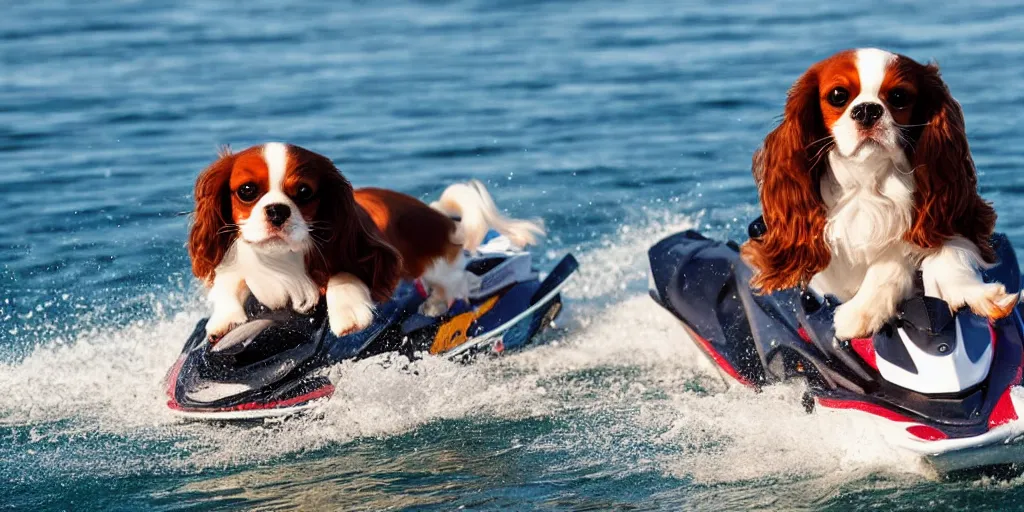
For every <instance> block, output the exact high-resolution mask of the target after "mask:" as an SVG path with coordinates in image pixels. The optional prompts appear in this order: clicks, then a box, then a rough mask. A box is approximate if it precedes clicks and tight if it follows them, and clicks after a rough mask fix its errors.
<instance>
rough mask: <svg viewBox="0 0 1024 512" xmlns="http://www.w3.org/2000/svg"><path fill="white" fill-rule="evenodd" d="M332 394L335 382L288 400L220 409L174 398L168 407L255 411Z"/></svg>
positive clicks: (195, 410)
mask: <svg viewBox="0 0 1024 512" xmlns="http://www.w3.org/2000/svg"><path fill="white" fill-rule="evenodd" d="M332 394H334V384H328V385H326V386H324V387H321V388H317V389H315V390H313V391H310V392H309V393H306V394H305V395H299V396H297V397H295V398H289V399H287V400H277V401H274V402H266V403H261V402H249V403H246V404H240V405H236V406H234V407H223V408H220V409H187V408H185V407H182V406H180V405H178V403H177V402H175V401H174V400H169V401H168V402H167V407H170V408H171V409H176V410H179V411H186V412H229V411H253V410H258V409H280V408H283V407H291V406H293V405H300V404H304V403H306V402H310V401H313V400H316V399H318V398H323V397H325V396H330V395H332Z"/></svg>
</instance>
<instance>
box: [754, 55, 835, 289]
mask: <svg viewBox="0 0 1024 512" xmlns="http://www.w3.org/2000/svg"><path fill="white" fill-rule="evenodd" d="M828 135H829V132H828V129H827V128H826V127H825V122H824V120H823V118H822V115H821V106H820V103H819V100H818V70H817V67H815V68H811V69H810V70H808V71H807V72H806V73H805V74H804V75H803V76H801V77H800V79H799V80H797V82H796V83H795V84H794V85H793V87H792V88H791V89H790V91H789V95H788V97H787V99H786V108H785V114H784V116H783V120H782V123H781V124H780V125H779V126H778V127H777V128H775V130H773V131H772V132H771V133H769V134H768V136H767V137H766V138H765V140H764V144H763V145H762V146H761V148H760V149H759V150H758V151H757V152H756V153H755V154H754V161H753V172H754V180H755V181H756V182H757V185H758V192H759V194H760V197H761V209H762V214H763V216H764V222H765V224H766V226H767V232H766V233H765V235H764V236H763V237H761V238H759V239H751V240H749V241H748V242H746V243H745V244H743V247H742V248H741V254H742V256H743V259H744V260H745V261H746V262H747V263H748V264H749V265H750V266H751V267H752V268H753V270H754V277H753V279H752V281H751V285H752V286H753V287H754V288H755V289H757V290H759V292H761V293H770V292H773V291H776V290H781V289H785V288H790V287H793V286H797V285H801V284H805V283H807V282H808V281H809V280H810V279H811V277H812V276H814V274H816V273H818V272H820V271H821V270H823V269H824V268H825V267H826V266H828V263H829V261H830V259H831V256H830V253H829V250H828V246H827V245H826V244H825V240H824V235H825V223H826V220H827V215H826V209H825V204H824V201H823V200H822V198H821V191H820V190H819V184H820V182H821V177H822V175H823V173H824V170H825V166H826V165H827V162H826V155H825V154H826V152H827V148H825V147H824V146H826V145H827V144H828V142H829V139H828Z"/></svg>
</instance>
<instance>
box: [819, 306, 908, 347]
mask: <svg viewBox="0 0 1024 512" xmlns="http://www.w3.org/2000/svg"><path fill="white" fill-rule="evenodd" d="M893 313H895V312H894V311H884V310H882V309H881V308H871V307H863V306H860V305H859V304H857V303H855V302H847V303H846V304H843V305H841V306H839V307H838V308H836V313H835V319H834V325H835V328H836V338H839V339H841V340H851V339H854V338H866V337H868V336H871V335H872V334H874V333H875V332H877V331H878V329H881V328H882V326H883V325H885V322H887V321H889V319H890V318H892V316H893Z"/></svg>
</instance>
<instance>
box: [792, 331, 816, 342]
mask: <svg viewBox="0 0 1024 512" xmlns="http://www.w3.org/2000/svg"><path fill="white" fill-rule="evenodd" d="M796 333H797V334H798V335H800V339H802V340H804V342H806V343H811V344H814V342H813V341H811V337H810V336H809V335H808V334H807V331H806V330H804V328H803V327H797V328H796Z"/></svg>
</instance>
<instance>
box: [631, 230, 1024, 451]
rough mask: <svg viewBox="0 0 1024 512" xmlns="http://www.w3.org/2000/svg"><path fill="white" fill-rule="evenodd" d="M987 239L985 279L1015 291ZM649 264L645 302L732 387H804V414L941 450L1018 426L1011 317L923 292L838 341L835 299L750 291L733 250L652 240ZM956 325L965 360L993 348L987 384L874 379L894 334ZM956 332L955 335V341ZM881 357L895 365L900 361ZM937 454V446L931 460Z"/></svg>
mask: <svg viewBox="0 0 1024 512" xmlns="http://www.w3.org/2000/svg"><path fill="white" fill-rule="evenodd" d="M992 242H993V246H994V248H995V249H996V251H997V254H998V256H999V263H998V264H997V265H996V266H995V267H993V268H991V269H989V270H986V271H985V278H986V280H988V281H999V282H1001V283H1003V284H1005V285H1006V287H1007V289H1008V291H1010V292H1011V293H1015V292H1018V291H1019V290H1020V283H1021V277H1020V269H1019V266H1018V264H1017V258H1016V254H1015V253H1014V251H1013V248H1012V246H1011V245H1010V243H1009V241H1008V240H1007V239H1006V237H1005V236H1003V235H996V236H995V237H994V238H993V240H992ZM648 256H649V261H650V270H651V282H652V288H651V290H650V293H651V296H652V298H653V299H654V300H655V301H656V302H657V303H658V304H659V305H661V306H662V307H664V308H665V309H666V310H668V311H669V312H671V313H672V314H673V315H675V316H676V318H678V319H679V320H680V321H681V322H682V324H683V325H684V327H685V328H686V330H687V331H688V332H689V334H690V335H691V337H692V338H693V340H694V341H695V342H696V344H697V345H698V346H699V347H700V348H701V350H702V351H703V352H704V353H705V354H706V355H708V356H709V358H710V359H711V360H712V361H713V362H714V363H715V365H716V366H717V367H718V368H719V369H720V370H721V371H722V373H724V374H726V375H727V376H729V378H730V379H733V380H735V381H736V382H739V383H742V384H744V385H747V386H750V387H752V388H755V389H757V388H760V387H762V386H766V385H770V384H773V383H777V382H782V381H786V380H789V379H804V380H806V382H807V385H808V392H807V396H806V397H805V401H804V406H805V407H806V408H807V409H808V410H809V411H810V410H812V409H813V408H814V407H815V406H821V407H826V408H830V409H853V410H857V411H862V412H867V413H870V414H872V415H875V416H877V417H879V418H881V419H884V420H888V421H890V422H892V423H894V424H898V425H905V426H906V433H907V434H908V435H909V436H910V437H911V438H912V439H914V440H915V441H922V442H927V441H943V442H946V445H948V446H954V444H955V443H956V442H961V441H962V443H961V444H962V445H964V446H966V444H967V443H970V442H971V440H972V439H988V438H989V437H992V435H993V434H992V433H993V431H995V430H998V429H999V427H1001V426H1002V425H1005V424H1007V423H1009V422H1011V421H1015V420H1017V411H1016V409H1017V408H1016V407H1015V405H1014V403H1013V399H1012V398H1011V393H1010V390H1011V387H1013V386H1015V385H1019V384H1020V381H1021V369H1022V353H1024V349H1022V347H1024V341H1022V340H1024V336H1022V322H1021V316H1020V311H1019V309H1018V310H1016V311H1014V313H1013V314H1011V315H1010V316H1009V317H1007V318H1004V319H1001V320H997V321H995V322H993V323H991V324H989V322H988V321H987V320H986V319H983V318H980V317H977V316H975V315H973V314H972V313H971V312H970V311H968V310H960V311H958V312H956V313H955V314H953V313H950V312H949V308H948V306H946V304H945V303H944V302H942V301H940V300H938V299H933V298H930V297H924V296H923V293H920V292H919V293H918V294H917V295H916V296H915V297H913V298H911V299H909V300H907V301H906V302H905V303H903V304H902V305H901V306H900V308H899V314H898V315H897V318H895V319H893V320H892V321H891V322H890V324H888V325H886V326H885V327H883V329H882V330H880V331H879V332H878V333H876V334H875V335H874V336H873V337H871V338H866V339H861V340H837V339H835V337H834V329H833V327H832V315H833V312H834V310H835V308H836V307H837V306H838V301H836V300H835V299H834V298H832V297H829V296H827V297H825V298H824V299H822V298H819V297H818V296H816V295H815V294H813V293H810V292H807V291H801V290H798V289H790V290H783V291H780V292H776V293H773V294H769V295H757V294H755V293H754V292H753V291H752V290H751V289H750V286H749V282H750V277H751V271H750V269H749V268H748V267H747V266H746V265H745V264H744V263H743V261H742V260H741V259H740V257H739V246H738V245H737V244H736V243H735V242H731V241H730V242H719V241H714V240H710V239H707V238H705V237H704V236H703V235H701V234H700V233H698V232H696V231H686V232H683V233H678V234H675V235H672V236H669V237H667V238H665V239H664V240H662V241H660V242H658V243H657V244H655V245H654V246H653V247H651V248H650V250H649V252H648ZM953 318H955V319H956V322H955V324H956V325H957V329H961V328H962V331H963V332H962V337H963V339H962V340H961V341H960V342H961V343H964V344H965V346H966V347H967V349H968V350H969V351H973V353H972V357H976V356H975V355H974V353H976V352H979V349H977V348H973V347H981V349H985V347H991V349H992V350H993V353H992V363H991V366H990V368H989V371H988V374H987V377H985V378H984V380H983V381H981V382H979V383H978V384H976V385H973V386H971V387H969V388H967V389H964V390H962V391H960V392H957V393H949V394H938V395H935V394H923V393H919V392H915V391H912V390H910V389H905V388H903V387H900V386H897V385H895V384H893V383H891V382H888V381H887V380H886V379H883V378H881V375H880V373H879V370H878V368H877V363H878V361H877V360H876V358H877V357H879V353H878V351H890V352H891V351H892V350H897V349H898V348H899V346H902V345H901V344H897V343H893V340H892V337H893V336H895V334H894V332H896V331H897V330H898V329H902V330H903V331H907V332H911V333H912V336H918V335H919V334H913V333H915V332H916V333H924V334H920V335H921V336H939V334H934V333H938V332H940V331H941V330H942V329H946V330H947V331H948V330H949V329H950V328H949V327H948V326H947V327H942V326H943V325H947V324H950V325H952V324H951V322H952V321H953V320H952V319H953ZM939 324H941V325H939ZM940 327H941V328H940ZM960 335H961V333H959V331H958V333H957V337H958V339H959V337H960ZM926 341H927V340H926ZM939 346H940V349H942V347H943V345H939ZM884 355H885V356H886V357H887V358H888V359H892V360H897V361H898V360H899V357H897V356H898V354H896V355H893V354H890V353H889V352H886V353H884ZM1007 435H1009V434H1007ZM993 438H994V437H993ZM1000 439H1003V438H1000ZM1003 440H1004V441H1005V439H1003ZM924 444H927V443H924ZM978 444H984V443H983V442H981V441H979V443H978ZM934 445H935V446H937V447H938V446H944V445H942V444H941V443H935V444H934ZM956 446H960V444H957V445H956ZM942 451H943V449H940V448H936V451H935V453H936V454H938V453H940V452H942Z"/></svg>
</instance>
